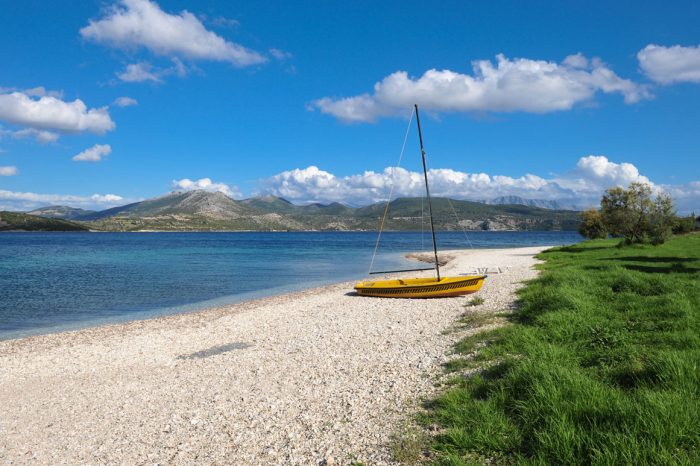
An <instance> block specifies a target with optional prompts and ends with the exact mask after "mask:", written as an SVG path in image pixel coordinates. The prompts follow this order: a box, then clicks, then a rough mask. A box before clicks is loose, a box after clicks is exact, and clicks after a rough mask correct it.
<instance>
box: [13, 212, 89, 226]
mask: <svg viewBox="0 0 700 466" xmlns="http://www.w3.org/2000/svg"><path fill="white" fill-rule="evenodd" d="M87 230H88V227H87V226H85V225H81V224H79V223H74V222H69V221H67V220H61V219H57V218H46V217H38V216H36V215H29V214H23V213H19V212H0V231H87Z"/></svg>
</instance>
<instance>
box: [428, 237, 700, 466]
mask: <svg viewBox="0 0 700 466" xmlns="http://www.w3.org/2000/svg"><path fill="white" fill-rule="evenodd" d="M617 243H618V242H617V241H614V240H598V241H588V242H583V243H580V244H577V245H573V246H569V247H562V248H554V249H552V250H550V251H547V252H544V253H542V254H541V255H540V258H541V259H543V260H544V261H545V263H544V264H543V265H541V266H540V267H541V268H542V273H541V275H540V276H539V277H538V278H537V279H536V280H533V281H532V282H530V283H529V284H528V286H527V287H526V288H524V289H523V290H522V291H521V292H520V308H519V310H518V311H517V312H515V313H514V314H512V315H511V316H510V317H509V319H510V320H511V322H512V324H511V325H507V326H506V327H503V328H499V329H495V330H491V331H489V332H486V333H482V334H478V335H473V336H470V337H468V338H466V339H464V340H463V341H461V342H460V343H459V344H457V346H456V347H455V351H456V352H457V353H460V354H462V355H464V357H463V358H458V359H457V360H454V361H452V362H450V364H449V365H448V367H447V369H448V370H458V369H462V368H465V367H485V368H486V369H484V370H482V371H481V372H480V373H479V374H478V375H477V376H472V377H467V378H460V379H458V382H457V383H455V384H452V385H451V388H450V389H449V390H448V391H447V392H445V393H443V394H442V395H441V396H440V397H439V398H437V399H436V400H434V401H432V402H431V403H429V405H428V406H427V408H428V414H427V421H426V422H429V423H431V424H436V425H438V426H439V427H440V434H439V435H437V436H435V437H434V438H433V443H432V448H433V450H434V451H435V452H436V453H437V459H436V460H435V461H436V463H437V464H450V465H460V464H480V463H489V464H513V463H517V464H699V463H700V427H699V426H700V422H699V421H698V419H700V402H699V400H700V367H699V366H700V235H697V234H695V235H687V236H682V237H674V238H672V239H671V240H670V241H668V242H667V243H666V244H664V245H662V246H656V247H654V246H634V247H622V248H619V247H616V245H617ZM475 352H476V353H475Z"/></svg>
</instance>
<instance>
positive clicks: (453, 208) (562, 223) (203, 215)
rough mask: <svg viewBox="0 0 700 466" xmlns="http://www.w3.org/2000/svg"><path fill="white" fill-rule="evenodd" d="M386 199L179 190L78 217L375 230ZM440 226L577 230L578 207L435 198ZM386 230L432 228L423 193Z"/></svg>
mask: <svg viewBox="0 0 700 466" xmlns="http://www.w3.org/2000/svg"><path fill="white" fill-rule="evenodd" d="M385 207H386V204H385V203H377V204H372V205H369V206H365V207H348V206H346V205H343V204H340V203H337V202H336V203H331V204H320V203H315V204H308V205H295V204H292V203H291V202H289V201H287V200H285V199H282V198H279V197H275V196H263V197H254V198H250V199H244V200H241V201H236V200H233V199H231V198H229V197H228V196H226V195H224V194H222V193H210V192H206V191H187V192H175V193H171V194H168V195H166V196H162V197H158V198H155V199H149V200H145V201H142V202H136V203H133V204H129V205H125V206H121V207H115V208H112V209H107V210H103V211H101V212H95V213H92V214H88V215H85V216H82V217H79V220H80V221H81V222H83V223H84V224H85V225H89V226H90V228H91V229H96V230H107V231H137V230H168V231H212V230H226V231H239V230H259V231H270V230H296V231H298V230H337V231H342V230H377V229H378V228H379V225H380V222H381V218H382V216H383V214H384V209H385ZM433 217H434V220H435V226H436V228H437V229H439V230H458V229H466V230H575V229H576V228H577V227H578V224H579V216H578V213H577V212H573V211H567V210H548V209H542V208H539V207H530V206H525V205H518V204H507V205H488V204H484V203H480V202H471V201H457V200H450V199H447V198H435V199H433ZM385 228H386V229H387V230H414V231H415V230H417V231H420V230H421V229H428V228H430V227H429V219H428V205H427V204H426V203H425V202H424V200H422V199H421V198H401V199H396V200H394V201H392V202H391V205H390V206H389V211H388V215H387V219H386V223H385Z"/></svg>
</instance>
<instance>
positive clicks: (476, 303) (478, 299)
mask: <svg viewBox="0 0 700 466" xmlns="http://www.w3.org/2000/svg"><path fill="white" fill-rule="evenodd" d="M482 304H484V298H482V297H481V296H474V297H473V298H472V299H470V300H469V301H468V302H467V304H465V305H464V307H470V306H481V305H482Z"/></svg>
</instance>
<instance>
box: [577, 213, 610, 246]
mask: <svg viewBox="0 0 700 466" xmlns="http://www.w3.org/2000/svg"><path fill="white" fill-rule="evenodd" d="M578 232H579V233H581V236H583V237H584V238H588V239H602V238H607V237H608V230H607V228H606V227H605V223H604V222H603V216H602V215H601V213H600V211H598V210H597V209H594V208H591V209H589V210H585V211H583V212H581V225H579V227H578Z"/></svg>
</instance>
